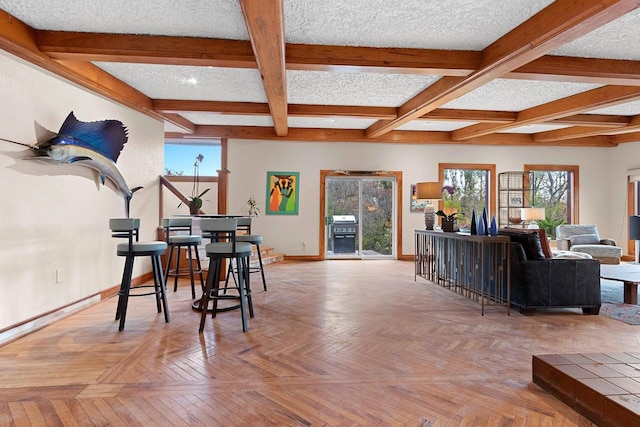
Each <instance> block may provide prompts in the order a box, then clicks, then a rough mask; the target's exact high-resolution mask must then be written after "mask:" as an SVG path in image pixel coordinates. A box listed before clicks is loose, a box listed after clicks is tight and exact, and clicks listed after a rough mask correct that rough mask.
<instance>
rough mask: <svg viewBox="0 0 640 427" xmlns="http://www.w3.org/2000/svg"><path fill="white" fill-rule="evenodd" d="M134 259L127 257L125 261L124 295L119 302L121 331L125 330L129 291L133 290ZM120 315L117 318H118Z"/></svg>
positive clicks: (119, 328)
mask: <svg viewBox="0 0 640 427" xmlns="http://www.w3.org/2000/svg"><path fill="white" fill-rule="evenodd" d="M133 260H134V257H133V256H131V257H127V260H126V261H125V267H124V268H125V277H124V280H123V283H122V295H121V296H120V299H119V301H118V313H119V316H120V326H119V327H118V330H119V331H122V330H124V322H125V319H126V317H127V304H128V303H129V291H130V290H131V275H132V274H133ZM118 313H117V314H116V316H118Z"/></svg>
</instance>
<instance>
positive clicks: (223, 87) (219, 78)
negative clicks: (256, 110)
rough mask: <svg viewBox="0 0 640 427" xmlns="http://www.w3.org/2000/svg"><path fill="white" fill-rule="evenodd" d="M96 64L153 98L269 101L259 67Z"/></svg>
mask: <svg viewBox="0 0 640 427" xmlns="http://www.w3.org/2000/svg"><path fill="white" fill-rule="evenodd" d="M96 65H97V66H98V67H100V68H102V69H103V70H105V71H106V72H108V73H109V74H112V75H114V76H115V77H117V78H118V79H120V80H122V81H124V82H125V83H127V84H129V85H131V86H134V87H135V88H137V89H138V90H140V91H141V92H142V93H144V94H145V95H147V96H149V97H151V98H158V99H187V100H209V101H242V102H266V101H267V97H266V95H265V94H264V88H263V87H262V81H261V79H260V72H258V70H253V69H250V70H248V69H237V68H214V67H190V66H181V65H156V64H125V63H115V62H97V63H96Z"/></svg>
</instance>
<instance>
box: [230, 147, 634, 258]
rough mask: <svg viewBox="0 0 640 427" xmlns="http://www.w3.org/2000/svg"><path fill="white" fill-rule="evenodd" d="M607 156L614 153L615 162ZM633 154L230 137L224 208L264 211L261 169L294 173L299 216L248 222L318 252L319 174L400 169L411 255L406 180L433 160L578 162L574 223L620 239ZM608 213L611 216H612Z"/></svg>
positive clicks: (280, 247)
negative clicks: (254, 206)
mask: <svg viewBox="0 0 640 427" xmlns="http://www.w3.org/2000/svg"><path fill="white" fill-rule="evenodd" d="M334 148H336V150H334ZM337 148H339V150H337ZM338 153H339V154H338ZM618 153H622V154H620V155H618ZM612 156H615V157H614V160H613V161H612V160H611V157H612ZM634 157H637V158H639V159H640V144H627V145H625V146H621V148H581V149H578V148H574V147H541V148H537V147H497V146H496V147H494V146H477V147H473V146H468V145H453V146H445V145H424V146H423V145H409V144H363V143H340V145H339V146H338V145H337V144H321V143H307V142H289V143H287V142H274V141H246V140H233V141H229V169H230V170H231V174H230V184H229V185H230V200H229V208H230V209H229V211H230V212H231V213H235V212H239V211H240V209H242V208H243V206H244V203H245V202H246V200H247V198H248V197H249V196H250V195H254V196H256V200H257V201H258V203H259V205H260V207H261V210H262V212H264V206H265V204H266V174H267V171H300V209H299V215H297V216H288V215H266V216H265V215H264V214H261V215H260V216H259V217H258V218H256V219H255V221H254V224H255V225H254V230H255V231H256V232H259V233H261V234H262V235H263V236H264V241H265V244H266V245H269V246H273V247H274V248H275V249H276V251H277V252H282V253H285V254H287V255H319V254H320V253H321V251H320V250H319V247H318V245H319V222H320V221H319V217H318V212H319V209H320V206H319V200H320V194H319V191H320V172H319V171H320V170H322V169H327V170H334V169H352V170H399V171H402V172H403V186H404V188H403V194H404V198H405V201H404V202H403V206H402V208H403V218H402V221H403V236H402V240H403V247H402V250H401V251H399V253H401V254H405V255H410V254H413V244H414V240H413V239H414V230H415V229H418V228H423V227H424V223H423V216H422V215H421V214H419V213H410V212H409V208H408V202H407V201H406V200H407V199H406V197H407V195H408V194H410V193H409V191H410V185H411V184H415V183H416V182H420V181H437V179H438V163H440V162H443V163H452V162H455V163H493V164H495V165H496V170H497V172H498V173H500V172H505V171H510V170H515V171H519V170H523V165H524V164H525V163H526V164H560V165H579V166H580V189H579V191H580V193H579V194H580V221H581V222H582V223H594V224H597V225H598V228H599V230H600V233H601V234H602V235H603V236H607V237H612V238H615V239H616V240H618V241H619V242H626V240H625V239H626V229H623V228H622V227H621V224H622V223H623V222H625V221H626V208H625V209H624V211H623V207H624V198H625V197H626V186H625V185H624V182H626V175H625V171H626V168H627V165H628V166H629V167H640V164H639V163H640V161H638V162H636V163H634V161H633V159H634ZM622 159H624V161H621V160H622ZM612 165H615V167H613V166H612ZM614 187H615V191H614ZM623 193H624V194H623ZM612 212H616V214H615V215H612ZM625 245H626V244H625ZM625 245H623V246H625ZM625 249H626V248H625Z"/></svg>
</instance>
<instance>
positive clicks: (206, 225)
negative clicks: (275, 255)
mask: <svg viewBox="0 0 640 427" xmlns="http://www.w3.org/2000/svg"><path fill="white" fill-rule="evenodd" d="M236 228H237V221H236V219H235V218H203V219H201V220H200V229H201V230H202V231H203V233H204V234H205V235H208V236H210V237H211V239H212V243H209V244H207V245H206V246H205V250H206V252H207V256H208V257H209V271H208V273H207V281H206V285H205V289H204V292H203V294H202V298H201V299H200V304H199V308H198V309H199V310H200V311H201V312H202V316H201V318H200V329H199V332H200V333H202V331H203V330H204V323H205V319H206V316H207V312H208V311H209V310H208V307H209V301H212V302H213V309H212V310H210V311H211V313H212V317H213V318H215V317H216V313H217V312H218V311H226V310H229V309H234V308H240V313H241V317H242V330H243V331H244V332H247V330H248V326H247V315H246V308H245V306H246V307H248V308H249V316H250V317H251V318H253V303H252V301H251V286H250V283H249V280H248V276H249V274H248V271H247V267H248V259H249V257H250V256H251V244H249V243H246V242H236ZM224 259H228V260H229V261H232V260H235V262H236V265H237V266H238V281H237V284H236V286H234V287H225V288H221V287H220V278H221V274H222V272H223V271H222V270H223V263H222V261H223V260H224ZM221 290H224V291H225V292H224V293H222V294H221V293H220V291H221ZM226 291H231V292H229V293H227V292H226ZM221 300H235V301H238V305H237V306H233V307H229V308H221V309H218V301H221Z"/></svg>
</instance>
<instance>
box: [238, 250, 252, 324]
mask: <svg viewBox="0 0 640 427" xmlns="http://www.w3.org/2000/svg"><path fill="white" fill-rule="evenodd" d="M250 261H251V260H250V259H249V257H247V258H244V259H243V269H244V289H245V295H246V298H247V306H248V307H249V317H251V318H252V319H253V300H252V299H251V269H250V267H249V265H250V264H249V263H250ZM238 276H240V273H238Z"/></svg>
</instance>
